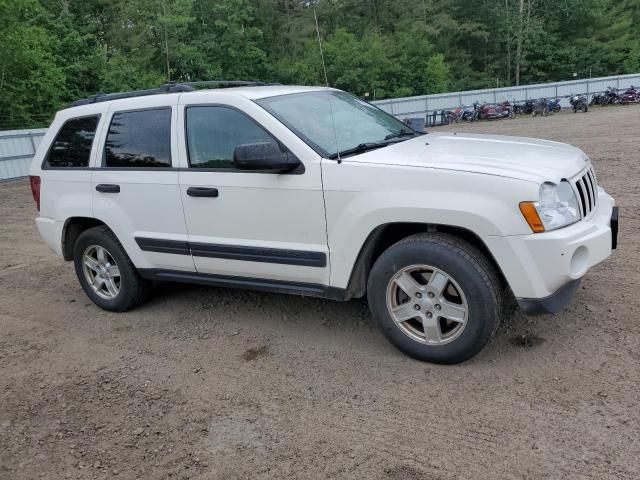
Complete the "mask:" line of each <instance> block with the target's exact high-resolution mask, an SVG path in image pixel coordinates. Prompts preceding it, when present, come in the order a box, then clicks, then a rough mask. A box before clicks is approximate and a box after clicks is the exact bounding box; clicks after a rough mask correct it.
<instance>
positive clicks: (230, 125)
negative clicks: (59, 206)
mask: <svg viewBox="0 0 640 480" xmlns="http://www.w3.org/2000/svg"><path fill="white" fill-rule="evenodd" d="M273 141H274V139H273V138H272V137H271V135H269V134H268V133H267V132H265V131H264V130H263V129H262V128H261V127H259V126H258V124H257V123H256V122H254V121H253V120H252V119H250V118H249V117H247V116H246V115H244V114H242V113H240V112H238V111H236V110H233V109H231V108H225V107H190V108H188V109H187V146H188V149H189V165H191V166H192V167H195V168H233V151H234V149H235V148H236V146H238V145H242V144H245V143H258V142H273Z"/></svg>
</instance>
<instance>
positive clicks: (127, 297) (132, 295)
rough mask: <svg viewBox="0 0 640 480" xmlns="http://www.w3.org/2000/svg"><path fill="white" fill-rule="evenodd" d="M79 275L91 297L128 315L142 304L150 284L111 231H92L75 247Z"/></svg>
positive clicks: (81, 238) (93, 229) (101, 227)
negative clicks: (127, 312) (128, 312)
mask: <svg viewBox="0 0 640 480" xmlns="http://www.w3.org/2000/svg"><path fill="white" fill-rule="evenodd" d="M74 264H75V269H76V275H77V276H78V280H79V281H80V285H81V286H82V289H83V290H84V292H85V293H86V294H87V296H88V297H89V298H90V299H91V300H92V301H93V303H95V304H96V305H98V306H99V307H101V308H104V309H105V310H110V311H114V312H124V311H126V310H129V309H131V308H133V307H135V306H136V305H138V304H140V303H142V302H143V301H144V299H145V298H146V294H147V292H148V290H149V282H148V281H146V280H144V279H143V278H141V277H140V275H139V274H138V272H137V271H136V268H135V267H134V265H133V263H131V260H130V259H129V257H128V256H127V253H126V252H125V251H124V248H123V247H122V245H120V242H119V241H118V239H117V238H116V236H115V235H114V234H113V232H112V231H111V230H109V228H107V227H105V226H100V227H95V228H90V229H89V230H86V231H85V232H83V233H82V234H80V236H79V237H78V240H77V241H76V244H75V247H74Z"/></svg>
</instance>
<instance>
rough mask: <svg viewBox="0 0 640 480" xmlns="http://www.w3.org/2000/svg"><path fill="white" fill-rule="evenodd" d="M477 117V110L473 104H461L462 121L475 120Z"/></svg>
mask: <svg viewBox="0 0 640 480" xmlns="http://www.w3.org/2000/svg"><path fill="white" fill-rule="evenodd" d="M477 119H478V115H477V110H476V108H475V105H463V106H462V121H464V122H475V121H476V120H477Z"/></svg>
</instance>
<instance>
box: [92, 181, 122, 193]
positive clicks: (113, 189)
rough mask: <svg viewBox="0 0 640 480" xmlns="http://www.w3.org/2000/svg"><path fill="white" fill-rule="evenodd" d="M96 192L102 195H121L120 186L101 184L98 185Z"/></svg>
mask: <svg viewBox="0 0 640 480" xmlns="http://www.w3.org/2000/svg"><path fill="white" fill-rule="evenodd" d="M96 190H97V191H99V192H101V193H120V185H109V184H107V183H101V184H100V185H96Z"/></svg>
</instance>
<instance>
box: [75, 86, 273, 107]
mask: <svg viewBox="0 0 640 480" xmlns="http://www.w3.org/2000/svg"><path fill="white" fill-rule="evenodd" d="M265 85H277V84H274V83H264V82H257V81H244V80H203V81H197V82H180V83H176V82H168V83H165V84H164V85H161V86H159V87H157V88H149V89H147V90H135V91H132V92H117V93H96V94H95V95H91V96H90V97H87V98H83V99H82V100H76V101H75V102H71V104H70V105H69V106H70V107H79V106H80V105H90V104H92V103H100V102H108V101H110V100H120V99H122V98H134V97H144V96H147V95H161V94H166V93H179V92H193V91H195V90H197V88H195V87H196V86H203V87H217V88H225V87H259V86H265Z"/></svg>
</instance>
